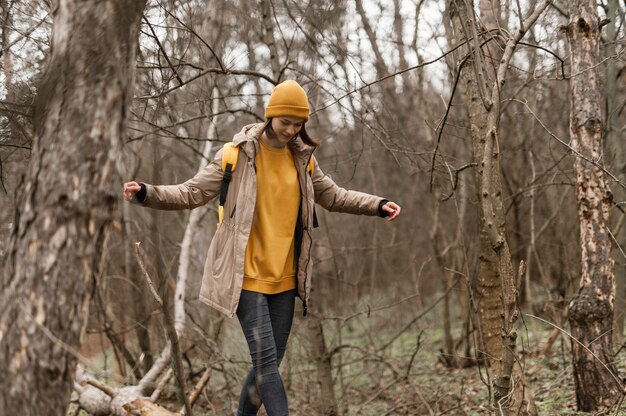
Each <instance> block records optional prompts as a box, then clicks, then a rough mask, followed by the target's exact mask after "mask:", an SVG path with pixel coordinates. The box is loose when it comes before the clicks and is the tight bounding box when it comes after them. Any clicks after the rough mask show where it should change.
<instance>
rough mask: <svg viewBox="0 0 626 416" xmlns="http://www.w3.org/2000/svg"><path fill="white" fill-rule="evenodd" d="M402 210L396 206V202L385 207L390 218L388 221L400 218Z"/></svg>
mask: <svg viewBox="0 0 626 416" xmlns="http://www.w3.org/2000/svg"><path fill="white" fill-rule="evenodd" d="M401 210H402V208H400V205H398V204H396V203H395V202H391V201H390V202H387V203H386V204H385V205H383V211H385V212H386V213H387V214H389V216H388V217H387V221H393V220H395V219H396V218H398V215H400V211H401Z"/></svg>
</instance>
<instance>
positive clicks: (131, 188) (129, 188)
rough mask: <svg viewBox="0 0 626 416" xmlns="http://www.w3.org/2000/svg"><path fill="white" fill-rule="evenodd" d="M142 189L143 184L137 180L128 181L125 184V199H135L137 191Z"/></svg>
mask: <svg viewBox="0 0 626 416" xmlns="http://www.w3.org/2000/svg"><path fill="white" fill-rule="evenodd" d="M140 190H141V185H139V184H138V183H137V182H134V181H132V182H126V183H125V184H124V193H123V195H124V199H125V200H127V201H130V200H131V199H133V197H134V196H135V194H136V193H137V192H139V191H140Z"/></svg>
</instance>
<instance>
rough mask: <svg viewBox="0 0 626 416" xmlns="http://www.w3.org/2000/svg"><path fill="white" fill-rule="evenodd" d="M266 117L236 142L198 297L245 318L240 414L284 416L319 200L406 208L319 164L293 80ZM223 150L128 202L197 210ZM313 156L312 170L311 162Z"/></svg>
mask: <svg viewBox="0 0 626 416" xmlns="http://www.w3.org/2000/svg"><path fill="white" fill-rule="evenodd" d="M265 118H266V119H267V122H265V123H258V124H252V125H248V126H245V127H244V128H243V129H242V130H241V132H239V133H238V134H236V135H235V137H234V139H233V144H234V145H235V146H237V147H238V148H239V149H240V150H239V155H238V157H237V163H236V168H235V170H234V172H233V174H232V180H231V183H230V187H229V190H228V193H227V197H226V201H225V204H224V218H223V221H222V223H221V224H220V226H219V227H218V228H217V231H216V232H215V236H214V237H213V240H212V241H211V245H210V247H209V252H208V255H207V259H206V264H205V267H204V276H203V278H202V287H201V289H200V299H201V300H202V301H203V302H205V303H207V304H208V305H210V306H212V307H213V308H215V309H217V310H219V311H220V312H223V313H225V314H226V315H228V316H229V317H233V316H234V315H235V314H236V315H237V317H238V318H239V322H240V323H241V327H242V329H243V332H244V335H245V337H246V340H247V341H248V346H249V348H250V355H251V357H252V364H253V365H252V368H251V370H250V372H249V373H248V376H247V377H246V379H245V381H244V385H243V388H242V391H241V396H240V401H239V409H238V412H237V414H238V415H256V414H257V411H258V409H259V407H260V405H261V403H263V404H264V405H265V409H266V411H267V414H268V415H269V416H283V415H288V414H289V411H288V407H287V396H286V394H285V389H284V387H283V382H282V380H281V377H280V374H279V373H278V366H279V365H280V362H281V360H282V358H283V355H284V353H285V346H286V345H287V339H288V337H289V332H290V330H291V324H292V320H293V314H294V303H295V302H294V300H295V297H296V296H298V297H299V298H300V299H301V300H302V302H303V314H304V315H306V312H307V308H308V305H309V298H310V294H311V266H312V265H311V243H312V240H311V228H313V227H314V224H315V222H316V220H317V218H316V217H315V208H314V205H315V203H318V204H319V205H321V206H322V207H324V208H326V209H327V210H329V211H337V212H347V213H351V214H363V215H372V216H375V215H378V216H380V217H388V219H389V220H394V219H395V218H397V217H398V215H400V207H399V206H398V205H397V204H395V203H393V202H390V201H388V200H386V199H383V198H380V197H377V196H373V195H369V194H365V193H362V192H356V191H350V190H346V189H343V188H341V187H339V186H337V185H336V184H335V183H334V182H333V181H332V180H331V179H330V178H329V177H328V176H325V175H324V173H323V172H322V170H321V169H320V168H319V166H318V164H317V161H316V160H315V157H314V156H313V151H314V150H315V148H316V147H317V146H318V145H319V143H318V142H317V141H315V140H314V139H312V138H311V137H310V136H309V135H308V134H307V132H306V129H305V123H306V122H307V121H308V119H309V105H308V99H307V96H306V93H305V91H304V90H303V89H302V87H301V86H300V85H298V83H297V82H295V81H285V82H283V83H281V84H279V85H278V86H276V87H275V88H274V91H273V92H272V95H271V97H270V99H269V102H268V105H267V107H266V108H265ZM222 154H223V150H220V151H219V152H217V154H216V156H215V159H214V160H213V162H212V163H210V164H209V165H208V166H207V167H206V168H205V169H204V170H202V171H201V172H199V173H198V174H197V175H196V176H194V177H193V178H191V179H189V180H188V181H186V182H185V183H183V184H180V185H166V186H163V185H160V186H153V185H148V184H144V183H137V182H127V183H126V184H124V199H126V200H127V201H133V202H136V203H139V204H141V205H143V206H147V207H151V208H157V209H167V210H175V209H192V208H196V207H198V206H200V205H203V204H206V203H207V202H209V201H210V200H212V199H213V198H215V197H216V196H218V195H219V194H220V188H221V186H222V180H223V177H224V172H223V170H222ZM311 160H312V163H313V165H312V167H313V169H311V168H307V167H308V166H310V161H311Z"/></svg>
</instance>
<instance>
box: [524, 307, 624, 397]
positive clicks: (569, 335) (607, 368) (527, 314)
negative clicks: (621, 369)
mask: <svg viewBox="0 0 626 416" xmlns="http://www.w3.org/2000/svg"><path fill="white" fill-rule="evenodd" d="M524 315H525V316H528V317H530V318H535V319H537V320H538V321H541V322H543V323H546V324H548V325H550V326H551V327H553V328H554V329H557V330H559V331H561V332H562V333H564V334H565V335H567V336H568V337H569V338H570V339H571V340H572V341H574V342H575V343H577V344H578V345H580V346H581V347H582V348H583V349H584V350H585V351H587V352H588V353H589V354H591V356H592V357H593V358H595V359H596V360H597V361H598V362H599V363H600V364H601V365H602V366H603V367H604V368H605V370H606V371H608V373H609V374H610V375H611V377H613V379H614V380H615V382H616V383H617V385H618V386H621V385H622V381H621V380H620V379H619V377H617V375H615V374H613V372H612V371H611V370H610V369H609V367H608V366H607V365H606V364H605V363H604V362H603V361H602V360H601V359H600V358H599V357H598V356H597V355H596V354H594V352H593V351H591V350H590V349H589V348H588V347H587V346H586V345H585V344H583V343H582V342H580V341H579V340H577V339H576V338H575V337H574V336H573V335H572V334H570V333H569V332H567V331H566V330H565V329H563V328H561V327H559V326H558V325H556V324H553V323H552V322H550V321H546V320H545V319H543V318H540V317H538V316H535V315H531V314H529V313H525V314H524Z"/></svg>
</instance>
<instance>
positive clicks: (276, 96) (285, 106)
mask: <svg viewBox="0 0 626 416" xmlns="http://www.w3.org/2000/svg"><path fill="white" fill-rule="evenodd" d="M281 116H286V117H297V118H302V119H304V121H308V120H309V101H308V99H307V97H306V92H305V91H304V89H303V88H302V87H301V86H300V84H298V83H297V82H296V81H292V80H287V81H284V82H281V83H280V84H278V85H277V86H276V87H274V91H273V92H272V95H271V96H270V100H269V101H268V103H267V107H265V118H266V119H269V118H272V117H281Z"/></svg>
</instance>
